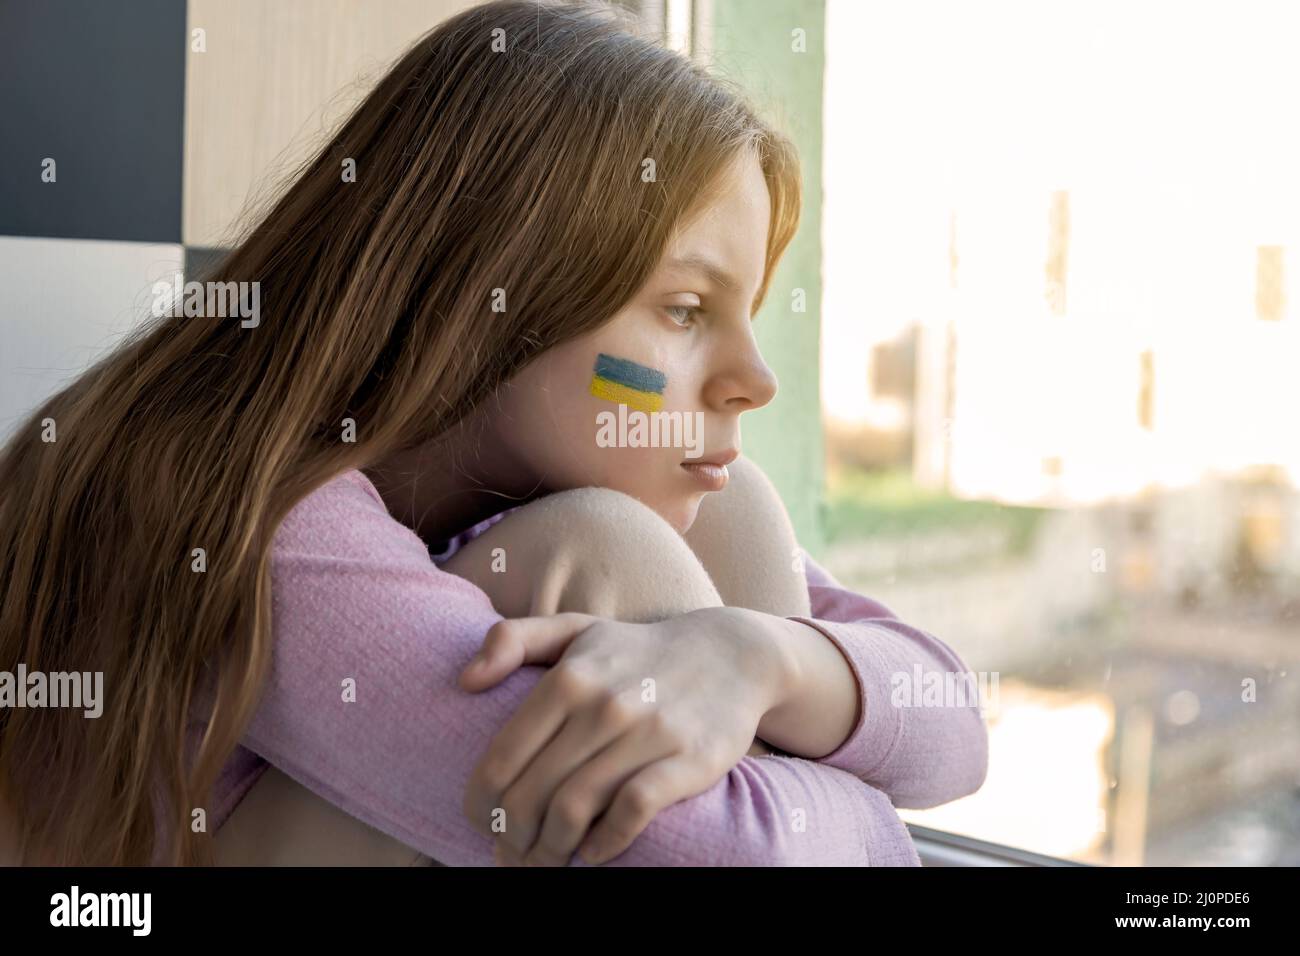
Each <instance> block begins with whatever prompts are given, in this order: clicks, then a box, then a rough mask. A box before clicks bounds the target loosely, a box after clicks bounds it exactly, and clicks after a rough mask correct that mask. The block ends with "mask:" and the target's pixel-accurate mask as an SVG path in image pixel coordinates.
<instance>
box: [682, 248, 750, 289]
mask: <svg viewBox="0 0 1300 956" xmlns="http://www.w3.org/2000/svg"><path fill="white" fill-rule="evenodd" d="M665 266H666V267H667V268H668V269H671V270H674V271H677V272H698V273H701V274H702V275H704V276H705V277H706V278H708V279H709V280H710V281H711V282H713V283H714V284H715V285H720V286H722V287H723V288H724V289H728V290H730V291H732V292H738V291H740V283H739V282H738V281H736V277H735V276H733V275H732V274H731V273H730V272H728V271H727V270H726V269H724V268H722V266H720V265H718V264H717V263H716V262H714V261H713V260H712V259H710V258H708V257H707V256H703V255H700V254H699V253H691V254H689V255H685V256H678V257H676V258H672V259H669V260H668V261H667V262H666V263H665Z"/></svg>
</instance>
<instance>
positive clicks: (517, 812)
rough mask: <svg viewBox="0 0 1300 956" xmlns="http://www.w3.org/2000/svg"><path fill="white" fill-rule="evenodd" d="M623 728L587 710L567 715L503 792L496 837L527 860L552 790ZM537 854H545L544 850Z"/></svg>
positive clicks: (558, 786)
mask: <svg viewBox="0 0 1300 956" xmlns="http://www.w3.org/2000/svg"><path fill="white" fill-rule="evenodd" d="M625 731H626V727H624V726H618V725H617V724H611V723H610V722H608V721H601V720H599V719H593V716H592V714H591V713H590V711H588V712H586V713H584V714H581V715H579V716H573V715H571V716H570V717H569V719H568V720H566V721H565V723H564V726H563V727H561V728H560V731H559V733H557V734H556V735H555V737H554V738H552V739H551V741H550V742H549V743H548V744H547V745H546V746H545V748H544V749H542V751H541V752H540V753H538V754H537V756H535V757H534V758H533V759H532V760H531V761H530V762H529V764H528V766H527V767H526V768H524V771H523V773H521V774H520V775H519V779H518V780H516V781H515V782H514V783H513V784H511V786H510V789H509V791H507V793H506V794H505V796H504V798H503V800H502V803H503V804H508V805H509V810H508V811H507V813H508V816H507V819H506V828H505V832H504V833H502V834H500V835H499V836H498V837H497V839H498V841H499V842H501V843H504V844H505V845H506V847H507V848H508V849H509V850H511V851H512V852H513V853H514V854H515V855H516V856H518V857H520V858H521V859H522V860H523V861H524V862H525V863H529V862H530V857H532V856H534V854H533V851H534V850H535V849H536V848H537V847H536V843H537V839H538V837H539V835H540V834H541V831H542V824H543V821H544V820H545V819H546V814H547V808H548V807H549V806H550V804H551V802H552V798H553V797H554V796H555V793H556V792H557V791H558V790H560V789H561V788H562V787H563V786H564V785H565V782H566V781H567V780H568V779H569V778H570V777H572V776H573V774H575V773H576V772H578V771H580V770H581V769H582V767H583V766H584V765H585V764H587V763H588V762H590V761H591V760H592V758H594V757H595V756H596V755H597V754H598V753H600V751H601V750H602V749H603V748H605V747H606V746H608V745H610V744H612V742H613V741H615V740H617V739H618V738H619V737H620V736H622V735H623V734H624V733H625ZM644 762H645V761H642V763H644ZM585 829H586V828H585V827H584V832H585ZM579 836H581V834H579ZM574 845H575V846H576V841H575V844H574ZM570 852H572V850H571V851H570ZM539 855H541V856H548V854H545V853H544V852H543V853H541V854H539ZM566 859H567V857H566ZM531 862H533V863H536V862H537V861H536V859H533V860H532V861H531Z"/></svg>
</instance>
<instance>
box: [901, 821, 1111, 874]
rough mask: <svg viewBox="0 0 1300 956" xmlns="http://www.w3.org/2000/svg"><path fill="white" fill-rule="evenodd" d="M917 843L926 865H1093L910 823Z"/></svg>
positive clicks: (914, 841)
mask: <svg viewBox="0 0 1300 956" xmlns="http://www.w3.org/2000/svg"><path fill="white" fill-rule="evenodd" d="M907 829H908V832H909V833H911V834H912V842H913V843H915V844H916V852H917V854H918V855H919V856H920V857H921V865H922V866H1091V865H1092V864H1089V863H1078V862H1076V861H1074V860H1062V859H1060V858H1058V857H1054V856H1046V855H1044V854H1042V853H1033V852H1031V851H1029V850H1018V849H1016V848H1015V847H1009V846H1002V845H1001V844H998V843H989V842H987V841H985V840H977V839H975V838H974V837H967V836H959V835H958V834H955V833H945V832H943V831H942V830H932V829H930V828H929V827H922V826H917V825H915V824H912V823H909V824H907Z"/></svg>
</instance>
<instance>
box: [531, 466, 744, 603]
mask: <svg viewBox="0 0 1300 956" xmlns="http://www.w3.org/2000/svg"><path fill="white" fill-rule="evenodd" d="M535 504H536V505H538V506H539V510H540V511H542V512H543V515H542V523H543V524H545V525H546V526H547V532H548V538H549V541H548V550H549V552H550V554H549V566H548V568H547V573H545V574H544V575H543V576H542V578H541V580H540V581H539V582H538V583H539V585H540V586H539V587H538V588H537V589H536V590H535V592H534V594H535V599H536V602H537V605H538V609H537V611H536V613H558V612H560V611H584V612H586V613H588V614H598V615H601V616H604V617H613V618H617V619H618V620H623V621H652V620H663V619H664V618H666V617H672V616H674V615H677V614H683V613H685V612H687V611H693V610H696V609H698V608H701V607H716V606H718V605H720V604H721V603H722V600H721V598H720V597H719V596H718V592H717V589H716V588H715V587H714V586H713V582H712V581H711V580H710V579H709V575H708V572H707V571H706V570H705V569H704V566H703V565H702V564H701V563H700V561H699V559H698V558H697V557H696V555H695V553H694V552H693V551H692V550H691V548H690V546H689V545H688V544H687V543H686V542H685V541H684V540H683V539H682V536H681V535H680V534H678V533H677V531H676V530H675V529H674V528H673V527H672V526H671V525H670V524H668V522H667V521H665V520H664V519H663V518H662V517H660V516H659V515H658V514H657V513H656V512H655V511H654V510H652V509H651V508H649V507H648V506H646V505H644V504H642V503H641V502H640V501H638V500H636V499H635V498H632V497H631V496H629V495H625V494H623V493H622V492H618V491H612V490H610V489H607V488H578V489H574V490H572V491H566V492H561V493H559V494H555V495H551V496H549V497H547V498H545V499H542V500H541V501H539V502H536V503H535ZM512 517H513V516H512Z"/></svg>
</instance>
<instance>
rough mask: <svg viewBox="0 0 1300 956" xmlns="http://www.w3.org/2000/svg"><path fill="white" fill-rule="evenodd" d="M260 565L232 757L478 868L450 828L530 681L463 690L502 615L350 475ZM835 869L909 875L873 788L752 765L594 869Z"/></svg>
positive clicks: (486, 847)
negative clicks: (268, 605) (251, 700)
mask: <svg viewBox="0 0 1300 956" xmlns="http://www.w3.org/2000/svg"><path fill="white" fill-rule="evenodd" d="M271 560H272V572H271V574H272V602H273V607H272V614H273V629H274V637H275V647H274V652H273V662H272V670H271V674H270V677H269V680H268V682H267V685H266V689H265V692H264V694H263V697H262V699H261V701H260V702H259V705H258V708H257V710H256V712H255V714H254V717H253V719H252V721H251V723H250V725H249V727H248V728H247V730H246V733H245V737H244V740H243V741H242V742H243V744H244V746H245V747H247V748H248V749H249V750H252V751H253V752H255V753H257V754H258V755H259V756H261V757H262V758H263V759H265V760H267V761H268V762H270V763H272V764H274V765H275V766H277V767H279V768H280V769H281V770H283V771H284V772H285V773H286V774H288V775H289V776H291V777H293V778H294V779H295V780H297V781H298V782H299V783H301V784H303V785H304V786H306V787H308V788H309V789H311V790H312V791H314V792H316V793H317V794H319V795H320V796H321V797H323V798H324V799H326V800H329V801H330V802H331V803H334V804H335V805H336V806H338V807H340V808H342V809H343V810H345V811H346V812H348V813H350V814H352V815H353V816H355V817H357V818H358V819H360V820H362V821H364V822H365V823H367V824H369V825H371V826H373V827H375V828H377V829H379V830H381V831H383V832H384V833H387V834H388V835H390V836H392V837H394V838H395V839H398V840H400V841H402V842H403V843H406V844H407V845H408V846H411V847H414V848H415V849H417V850H419V851H420V852H422V853H424V854H426V855H428V856H431V857H433V858H434V859H436V860H438V861H440V862H442V863H445V864H448V865H454V866H457V865H492V863H493V858H492V849H493V847H492V841H491V840H489V839H488V838H486V837H485V836H483V835H482V834H480V833H479V832H477V831H476V830H475V829H473V828H472V827H471V826H470V824H469V821H467V820H466V819H465V818H464V815H463V811H462V809H461V807H462V800H463V795H464V791H465V786H466V783H467V781H468V779H469V775H470V772H471V771H472V769H473V767H474V766H475V764H477V762H478V760H479V758H480V757H481V755H482V754H483V752H484V751H485V750H486V748H487V745H488V743H489V742H490V741H491V739H492V738H493V737H494V736H495V735H496V734H497V733H498V732H499V731H500V729H501V728H502V727H503V726H504V725H505V723H506V721H507V720H508V719H509V718H510V716H511V715H512V714H513V713H514V711H515V710H516V709H517V708H518V706H519V705H520V704H521V703H522V701H523V700H524V699H525V698H526V697H527V696H528V694H529V692H530V691H531V690H532V688H533V687H534V685H535V684H536V682H537V680H538V679H539V678H540V677H541V675H542V673H543V669H542V668H539V667H533V666H528V667H522V668H520V669H519V670H518V671H516V672H515V673H513V674H512V675H510V677H508V678H507V679H506V680H505V681H503V682H502V683H501V684H499V685H497V686H496V687H494V688H492V689H491V690H488V691H484V692H482V693H478V694H471V693H468V692H466V691H463V690H461V689H460V687H459V686H458V685H457V683H456V681H457V677H458V675H459V673H460V672H461V670H462V669H463V668H464V666H465V665H466V664H467V663H468V662H469V659H470V658H471V657H472V656H473V655H474V653H475V652H476V651H477V650H478V648H479V646H480V645H481V643H482V640H483V637H484V635H485V633H486V632H487V630H488V628H489V627H490V626H491V625H492V624H493V623H494V622H495V621H497V620H500V616H499V615H498V614H497V613H496V612H495V611H494V610H493V608H492V606H491V603H490V602H489V600H488V598H487V596H486V595H485V594H484V593H483V592H482V591H481V590H480V589H478V588H477V587H475V586H474V585H472V584H471V583H469V582H467V581H465V580H463V579H461V578H458V577H456V576H454V575H451V574H448V573H445V572H443V571H441V570H439V569H438V568H437V567H436V566H435V565H434V563H433V562H432V561H431V560H430V557H429V554H428V551H427V550H426V548H425V546H424V544H423V542H422V541H421V540H420V539H419V537H418V536H417V535H416V534H415V533H414V532H412V531H411V530H410V529H408V528H406V526H405V525H402V524H401V523H400V522H398V521H396V520H394V519H393V518H392V517H390V516H389V514H388V512H387V510H386V509H385V508H384V506H383V503H382V501H381V500H380V499H379V497H378V494H377V493H376V492H375V490H374V488H373V486H372V485H371V484H370V483H369V482H368V481H367V480H366V479H365V477H364V476H363V475H361V474H360V473H359V472H349V473H347V474H345V475H343V476H341V477H340V478H338V479H335V480H334V481H332V482H330V483H328V484H327V485H325V486H323V487H322V488H320V489H318V490H317V491H316V492H314V493H313V494H312V495H309V496H308V497H307V498H306V499H304V501H303V502H301V503H300V504H299V505H298V506H297V507H296V508H295V509H294V510H293V511H292V512H291V513H290V515H289V516H288V517H287V518H286V520H285V521H284V523H283V524H282V526H281V527H280V529H278V531H277V534H276V539H275V543H274V545H273V548H272V559H271ZM572 864H573V865H580V866H585V865H586V864H585V863H584V862H583V861H582V860H581V859H580V858H578V857H576V856H575V857H574V858H573V859H572ZM831 864H835V865H855V866H864V865H909V866H916V865H919V860H918V859H917V856H916V851H915V849H914V848H913V846H912V842H911V838H910V836H909V835H908V833H907V830H906V827H904V825H903V824H902V821H901V820H900V819H899V818H898V815H897V813H896V812H895V810H894V808H893V806H892V805H891V804H890V801H889V798H888V797H887V796H886V795H885V794H884V793H883V792H881V790H879V789H877V788H875V787H872V786H870V785H867V784H864V783H863V782H862V781H860V780H858V779H855V777H854V776H853V775H852V774H850V773H848V772H845V771H844V770H841V769H838V768H836V767H834V766H831V765H827V764H824V763H823V764H818V763H817V762H815V761H809V760H804V759H800V758H794V757H777V756H762V757H745V758H743V759H742V760H741V761H740V762H739V763H738V764H737V765H736V766H735V767H734V768H732V769H731V770H730V771H729V772H728V773H727V774H726V776H725V777H723V778H722V779H721V780H719V781H718V782H717V783H716V784H715V785H714V786H713V787H711V788H710V789H708V790H707V791H705V792H703V793H701V794H698V795H696V796H694V797H691V798H689V799H687V800H682V801H679V802H678V803H676V804H673V805H672V806H670V807H667V808H666V809H664V810H663V811H661V812H660V813H659V814H657V815H656V817H655V818H654V820H653V821H652V822H651V823H650V824H649V826H648V827H647V828H646V829H645V830H644V831H643V832H642V833H641V834H640V836H639V837H638V838H637V839H636V840H635V841H634V842H633V843H632V845H631V846H630V847H629V848H628V849H627V850H626V851H625V852H624V853H622V854H621V855H620V856H619V857H617V858H616V859H615V860H613V861H610V863H608V864H605V865H619V866H647V865H649V866H657V865H687V866H691V865H740V866H746V865H831Z"/></svg>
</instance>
